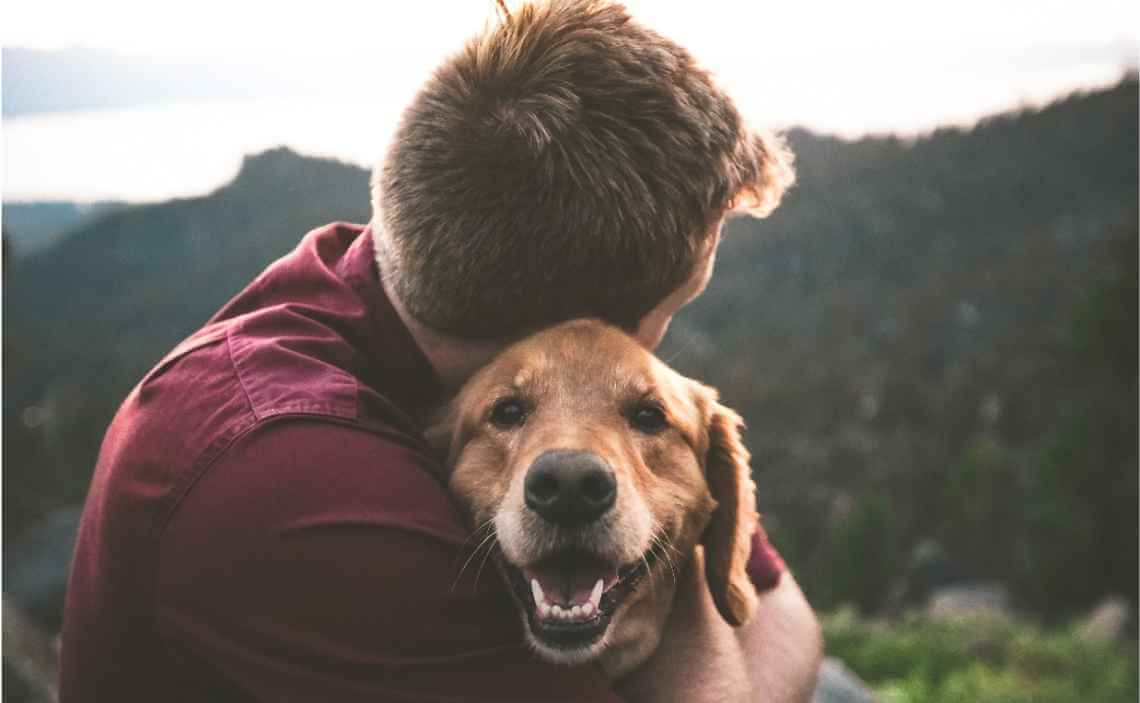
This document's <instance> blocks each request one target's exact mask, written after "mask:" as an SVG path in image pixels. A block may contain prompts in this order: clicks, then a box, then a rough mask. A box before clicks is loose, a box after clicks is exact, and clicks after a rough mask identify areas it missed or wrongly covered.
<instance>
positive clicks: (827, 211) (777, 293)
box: [3, 77, 1138, 613]
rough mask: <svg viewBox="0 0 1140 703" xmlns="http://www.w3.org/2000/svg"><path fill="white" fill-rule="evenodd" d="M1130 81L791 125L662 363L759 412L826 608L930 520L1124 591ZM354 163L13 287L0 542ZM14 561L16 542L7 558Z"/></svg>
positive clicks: (43, 502) (247, 189)
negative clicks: (786, 168) (924, 112)
mask: <svg viewBox="0 0 1140 703" xmlns="http://www.w3.org/2000/svg"><path fill="white" fill-rule="evenodd" d="M1137 98H1138V91H1137V82H1136V79H1135V77H1130V78H1127V79H1125V80H1123V81H1121V83H1119V84H1118V85H1117V86H1116V87H1114V88H1112V89H1109V90H1104V91H1100V92H1095V93H1088V94H1080V95H1074V96H1072V97H1070V98H1067V99H1065V100H1061V101H1059V102H1057V103H1055V104H1053V105H1050V106H1048V107H1046V108H1044V109H1041V110H1038V111H1024V112H1017V113H1010V114H1004V115H999V116H995V117H993V118H991V119H987V120H985V121H983V122H982V123H980V124H978V125H977V126H976V127H974V128H973V129H969V130H961V129H953V130H940V131H936V132H934V133H931V134H929V135H926V136H923V137H921V138H917V139H912V140H900V139H896V138H892V137H878V138H866V139H861V140H858V141H844V140H840V139H834V138H830V137H826V136H820V135H816V134H812V133H809V132H805V131H802V130H799V131H794V132H793V133H792V134H791V135H790V139H791V143H792V147H793V149H794V151H795V152H796V154H797V159H798V168H799V185H798V186H797V187H796V189H795V190H794V191H793V192H792V193H791V194H790V195H789V197H788V198H787V200H786V202H785V203H784V204H783V205H782V206H781V207H780V209H779V210H778V211H777V212H776V213H775V214H774V215H773V216H772V217H771V218H769V219H767V220H763V221H753V220H737V221H734V222H733V223H731V225H730V227H729V228H728V230H727V232H726V235H725V242H724V244H723V245H722V250H721V255H720V257H719V263H718V266H717V273H716V275H715V277H714V279H713V283H712V285H711V286H710V288H709V291H708V292H707V293H706V294H705V295H704V296H703V297H702V298H701V299H699V300H698V301H697V302H696V303H694V304H693V305H692V306H691V307H690V308H689V309H687V310H686V311H685V312H683V313H682V314H681V315H680V316H679V318H678V319H677V321H676V322H675V324H674V330H673V332H671V334H670V336H669V339H668V340H667V342H666V345H665V346H664V347H663V348H662V350H661V355H662V357H663V358H664V359H666V360H667V361H669V362H670V363H673V364H674V365H675V366H677V367H678V368H679V369H681V370H682V371H684V372H686V373H690V374H693V375H696V376H699V377H701V378H702V379H704V380H706V381H708V382H710V383H712V384H714V385H716V386H719V387H720V388H721V389H722V394H723V396H724V398H725V401H726V402H727V403H729V404H730V405H732V406H734V407H736V408H737V409H738V410H740V411H741V412H742V413H743V415H744V416H745V418H746V419H747V420H748V422H749V426H750V429H749V433H748V442H749V444H750V446H751V447H752V449H753V452H754V454H755V459H754V469H755V471H756V477H757V480H758V483H759V486H760V503H761V509H762V512H763V513H764V515H765V520H766V524H767V526H768V528H769V531H770V532H771V533H772V535H773V538H774V540H775V541H776V543H777V545H778V546H779V547H780V549H781V551H782V552H783V554H784V556H785V557H786V558H787V559H788V561H789V563H790V564H791V565H792V566H793V568H795V569H796V572H797V576H798V578H799V581H800V582H801V583H802V584H803V585H804V587H805V590H806V591H807V592H808V594H809V596H810V597H811V598H813V601H814V602H815V603H817V605H820V606H825V607H826V606H831V605H835V604H838V603H841V602H848V601H849V602H854V603H856V604H857V605H859V606H860V607H862V608H863V609H864V610H868V611H875V610H879V609H882V608H885V607H890V606H891V602H890V600H891V599H889V598H887V597H886V594H888V593H890V592H892V591H897V592H900V593H903V592H905V591H906V590H907V588H908V587H909V586H908V582H907V579H906V574H907V563H908V556H907V555H908V554H909V553H910V551H911V550H912V549H913V548H914V547H915V546H916V545H917V544H919V543H920V542H921V541H924V540H935V541H937V542H938V543H939V544H940V545H942V547H943V548H944V550H945V552H946V553H947V554H948V555H949V559H950V560H951V561H952V562H953V568H954V570H956V571H957V573H959V574H960V575H961V576H962V577H964V578H975V579H994V580H1001V581H1004V582H1008V583H1010V584H1012V585H1013V587H1014V589H1015V593H1016V595H1017V596H1018V598H1020V599H1021V600H1022V601H1023V602H1024V603H1025V604H1026V605H1027V606H1029V607H1032V608H1034V609H1036V610H1038V611H1039V612H1043V613H1060V612H1064V611H1066V610H1071V609H1073V608H1078V607H1082V606H1084V605H1086V604H1087V603H1089V602H1091V600H1092V599H1094V598H1096V597H1097V596H1099V595H1103V594H1104V593H1109V592H1115V593H1123V594H1124V595H1126V596H1128V597H1130V598H1131V599H1133V602H1135V598H1136V574H1137V566H1136V554H1137V545H1136V538H1137V531H1136V529H1135V521H1136V506H1137V488H1136V407H1137V402H1136V401H1137V397H1136V391H1137V383H1136V369H1135V359H1136V337H1137V319H1136V292H1135V291H1136V221H1137V197H1138V183H1137V163H1136V154H1137ZM367 181H368V179H367V174H366V173H365V172H364V171H363V170H361V169H359V168H356V167H353V166H348V165H345V164H342V163H337V162H333V161H328V160H321V159H311V158H305V157H302V156H299V155H297V154H294V153H292V152H290V151H288V150H285V149H277V150H273V151H270V152H266V153H263V154H259V155H257V156H253V157H249V158H248V159H247V160H246V162H245V163H244V165H243V167H242V169H241V172H240V173H239V174H238V176H237V177H236V179H235V180H234V181H233V182H232V183H230V184H228V185H226V186H224V187H222V188H220V189H219V190H217V191H216V192H214V193H211V194H210V195H208V196H205V197H201V198H193V199H185V200H175V201H171V202H168V203H162V204H158V205H148V206H142V207H133V208H127V209H124V210H120V211H117V212H113V213H110V214H107V215H105V216H103V217H101V218H99V219H97V220H96V221H94V222H91V223H90V224H88V225H86V226H84V227H82V228H81V229H80V230H79V231H77V232H76V233H74V235H73V236H69V237H67V238H65V239H63V240H61V241H60V242H58V243H57V244H56V245H54V246H52V247H51V248H50V249H47V250H45V251H43V252H40V253H38V254H34V255H32V256H29V257H28V258H27V259H25V260H24V261H23V262H22V263H21V265H20V266H19V267H18V268H15V269H13V270H12V271H11V272H10V274H9V275H8V276H7V278H6V281H5V290H4V339H3V344H4V364H5V368H4V382H5V393H4V433H5V443H4V465H5V469H6V470H5V472H4V479H3V480H4V495H5V498H4V527H5V534H6V537H5V544H6V545H7V544H8V543H9V540H11V539H17V538H18V537H19V535H20V534H21V532H22V531H25V530H26V529H30V527H31V526H33V525H35V524H36V523H38V522H40V521H41V520H42V519H43V518H44V516H45V515H47V514H48V513H49V512H50V511H51V510H52V509H54V508H56V507H57V506H62V505H72V504H74V503H76V502H78V501H79V500H81V499H82V496H83V492H84V490H85V488H86V485H87V481H88V480H89V476H90V472H91V469H92V467H93V464H94V458H95V454H96V451H97V448H98V444H99V441H100V439H101V436H102V433H103V431H104V429H105V427H106V425H107V423H108V421H109V420H110V417H111V415H112V413H113V411H114V409H115V407H116V406H117V404H118V403H119V401H120V400H121V398H122V397H123V396H125V394H126V393H127V391H128V390H129V388H130V387H131V385H132V384H133V383H134V382H136V381H137V380H138V378H139V377H141V375H142V374H143V373H144V372H145V370H146V369H147V368H148V367H149V366H150V365H151V364H153V363H154V362H155V361H157V360H158V359H159V358H160V357H161V356H162V354H164V353H165V352H166V351H167V350H168V349H169V348H170V347H172V346H173V345H174V344H175V343H177V342H178V341H179V340H180V339H181V338H182V337H184V336H185V335H187V334H188V333H190V332H191V331H193V330H194V329H195V328H196V327H197V326H198V325H200V324H201V323H202V322H203V321H205V319H206V318H207V317H209V316H210V315H211V314H212V313H213V312H214V311H215V310H216V309H217V308H218V307H219V306H220V305H221V304H222V303H224V302H225V300H226V299H227V298H229V297H230V296H232V295H233V294H234V293H236V292H237V291H238V290H240V289H241V288H242V287H243V286H244V285H245V284H246V283H248V282H249V281H250V280H251V279H252V278H253V277H254V276H255V275H256V274H257V273H258V272H259V271H260V270H261V269H262V268H264V267H265V266H266V265H267V264H268V263H269V262H270V261H272V260H273V259H274V258H276V257H279V256H281V255H282V254H284V253H286V252H287V251H288V250H289V249H291V248H292V247H293V246H294V245H295V244H296V242H297V241H298V240H299V238H300V237H301V235H302V234H304V232H306V231H307V230H308V229H310V228H312V227H315V226H317V225H320V224H323V223H326V222H329V221H333V220H349V221H356V222H363V221H366V220H367V218H368V214H369V213H368V200H369V199H368V190H367ZM8 553H9V551H8V550H6V551H5V558H6V559H7V558H8Z"/></svg>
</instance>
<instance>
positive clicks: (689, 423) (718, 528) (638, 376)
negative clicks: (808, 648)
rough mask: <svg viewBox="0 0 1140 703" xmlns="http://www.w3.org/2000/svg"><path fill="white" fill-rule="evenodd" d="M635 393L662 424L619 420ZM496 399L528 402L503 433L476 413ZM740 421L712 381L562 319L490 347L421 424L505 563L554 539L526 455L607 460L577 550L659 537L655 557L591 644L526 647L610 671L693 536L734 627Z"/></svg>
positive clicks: (626, 552)
mask: <svg viewBox="0 0 1140 703" xmlns="http://www.w3.org/2000/svg"><path fill="white" fill-rule="evenodd" d="M647 394H648V395H650V396H651V397H652V399H653V400H654V401H656V402H657V403H659V404H660V406H661V408H662V409H663V410H664V411H665V414H666V416H667V419H668V425H669V426H668V428H667V429H665V430H664V431H662V432H660V433H659V434H655V435H651V434H646V433H642V432H639V431H637V430H635V429H634V428H633V427H632V426H631V423H630V420H629V416H628V408H629V407H630V406H631V404H635V403H637V402H638V401H641V400H644V399H645V397H646V395H647ZM504 397H512V398H518V399H520V400H522V401H523V402H524V403H525V404H526V406H527V407H528V413H529V414H528V415H527V419H526V422H525V424H523V425H522V426H521V427H519V428H517V429H514V430H511V431H505V430H502V429H501V428H497V427H496V426H495V425H494V424H493V423H491V422H490V421H489V417H490V412H491V409H492V408H493V407H494V405H495V403H496V402H497V401H499V400H501V399H502V398H504ZM740 426H741V422H740V418H739V416H737V415H736V414H735V413H733V412H732V411H731V410H729V409H727V408H725V407H723V406H722V405H720V404H719V403H718V402H717V400H716V393H715V392H714V391H713V390H712V389H710V388H707V387H705V386H702V385H700V384H698V383H696V382H694V381H691V380H689V379H687V378H685V377H683V376H681V375H680V374H678V373H676V372H675V371H673V370H672V369H670V368H669V367H667V366H666V365H665V364H663V363H661V362H660V361H659V360H657V359H656V358H655V357H653V356H652V355H651V354H650V353H649V352H647V351H645V350H644V349H643V348H642V347H640V346H639V345H638V344H637V343H636V342H635V341H634V340H633V339H631V338H630V337H628V336H627V335H626V334H625V333H623V332H621V331H619V330H617V329H616V328H614V327H611V326H608V325H606V324H604V323H601V322H597V321H575V322H569V323H564V324H562V325H559V326H557V327H554V328H551V329H549V330H547V331H544V332H541V333H539V334H537V335H534V336H532V337H529V338H527V339H525V340H523V341H522V342H519V343H517V344H515V345H513V346H511V347H509V348H508V349H507V350H505V351H504V352H503V353H502V354H500V355H499V356H498V357H496V358H495V359H494V360H493V361H492V362H491V363H490V364H488V365H487V366H486V367H484V368H483V369H482V370H480V371H479V372H478V373H477V374H475V376H474V377H473V378H471V380H470V381H469V382H468V383H467V384H466V385H465V386H464V387H463V388H462V389H461V390H460V392H459V393H458V395H457V396H456V398H455V400H454V402H453V403H452V404H451V407H450V408H449V410H448V412H447V414H446V417H445V419H444V420H443V421H442V422H441V423H440V424H439V425H438V426H437V427H436V428H434V429H433V430H432V431H431V433H430V434H432V435H433V436H434V437H435V438H436V441H437V442H441V443H445V444H447V445H448V446H447V449H448V452H447V453H448V457H449V460H448V463H449V466H450V469H451V473H450V488H451V490H452V492H453V493H454V495H455V496H456V497H457V498H458V499H459V501H460V503H461V504H462V505H463V506H464V507H465V508H466V509H467V510H468V511H469V512H470V516H471V519H472V522H473V525H477V526H482V525H492V526H493V527H494V529H495V530H496V534H497V538H498V546H499V548H500V550H501V554H502V557H503V558H504V559H505V560H506V561H507V562H508V563H511V564H513V565H514V566H515V567H520V566H526V565H527V564H528V563H531V562H533V561H534V560H536V559H539V558H541V557H542V556H543V551H542V550H543V549H549V548H550V547H549V545H550V544H551V540H554V539H555V537H554V536H552V535H553V534H554V531H552V530H551V529H550V528H549V527H546V526H544V523H543V522H542V520H541V518H539V517H538V516H537V515H535V514H534V513H533V512H531V511H530V510H529V509H528V508H526V506H525V501H524V498H523V480H524V477H525V474H526V471H527V469H528V467H530V465H531V464H532V463H533V461H534V460H535V458H536V457H538V456H539V455H540V454H542V453H543V452H545V451H547V450H551V449H572V450H588V451H590V452H592V453H594V454H596V455H597V456H599V457H602V458H603V459H604V460H605V461H606V462H607V463H608V464H609V466H610V467H612V469H613V471H614V474H615V478H616V480H617V484H618V490H617V502H616V504H615V506H614V508H613V509H612V510H611V511H610V512H609V513H607V514H606V515H605V516H603V518H601V519H600V520H599V521H598V524H597V525H596V526H591V527H590V528H589V535H588V539H589V540H590V542H589V544H590V547H591V548H592V549H596V550H597V553H599V554H600V555H603V556H607V557H612V558H613V559H614V560H615V563H628V562H630V561H633V560H636V559H639V558H640V557H641V555H642V554H644V553H646V552H647V551H648V550H650V549H652V548H654V544H655V543H654V540H655V539H658V540H664V541H666V542H667V543H668V545H669V546H668V547H667V548H665V549H664V550H663V553H664V555H665V558H659V559H658V560H657V562H656V563H655V564H654V566H653V568H652V570H651V571H650V574H649V578H648V579H646V580H645V581H644V582H643V583H642V584H641V585H640V586H639V587H638V588H637V589H636V590H635V591H634V592H633V593H632V594H631V595H629V596H628V597H627V598H626V600H625V601H624V602H622V604H621V605H620V606H619V608H618V610H617V611H616V612H615V613H614V615H613V617H612V620H611V624H610V627H609V629H608V631H607V633H606V635H605V637H604V638H603V641H602V642H601V643H600V645H599V646H598V647H597V648H595V649H592V650H590V651H588V652H580V653H578V654H575V655H574V657H573V658H570V657H569V656H568V657H562V658H560V655H559V654H557V653H551V652H549V651H544V650H543V648H542V647H541V646H539V645H535V647H536V649H537V650H539V653H540V654H543V655H545V656H546V657H547V658H550V659H554V660H556V661H563V662H565V663H577V662H580V661H585V660H588V659H597V660H598V661H599V663H600V664H601V666H602V668H603V669H604V670H605V671H606V673H607V674H608V675H609V676H610V677H611V678H617V677H619V676H621V675H623V674H624V673H627V672H628V671H630V670H631V669H632V668H634V667H636V666H637V665H638V664H640V663H641V662H643V661H645V659H647V658H648V657H649V655H650V654H651V653H652V652H653V650H654V649H655V648H656V646H657V644H658V641H659V639H660V635H661V632H662V629H663V626H664V623H665V620H666V618H667V617H668V614H669V610H670V606H671V604H672V600H673V595H674V591H675V586H676V584H675V578H676V573H677V572H679V571H680V570H681V568H682V567H683V566H684V563H685V561H686V560H688V559H691V558H692V554H693V552H694V550H695V549H696V547H697V545H698V544H703V545H704V549H705V551H706V554H707V559H706V564H707V573H708V582H709V584H710V588H711V589H712V590H713V594H712V595H713V598H714V601H715V603H716V605H717V607H718V609H719V610H720V612H721V614H722V615H723V616H724V618H725V620H726V621H728V622H729V623H731V624H733V625H740V624H742V623H744V622H745V621H747V619H748V618H749V617H750V615H751V614H752V611H753V610H754V608H755V606H756V593H755V590H754V589H753V587H752V585H751V583H750V581H749V580H748V576H747V574H746V573H745V570H744V567H745V564H746V562H747V559H748V554H749V546H750V538H751V534H752V531H753V529H754V528H755V525H756V520H757V516H756V511H755V495H754V489H755V487H754V485H753V483H752V480H751V478H750V476H749V469H748V463H747V462H748V452H747V450H745V449H744V447H743V445H742V444H741V442H740V437H739V429H740ZM548 533H549V534H548ZM583 539H587V538H585V537H584V538H583ZM524 622H526V619H525V617H524ZM527 627H528V628H529V625H528V626H527ZM528 633H529V629H528ZM532 644H534V642H532Z"/></svg>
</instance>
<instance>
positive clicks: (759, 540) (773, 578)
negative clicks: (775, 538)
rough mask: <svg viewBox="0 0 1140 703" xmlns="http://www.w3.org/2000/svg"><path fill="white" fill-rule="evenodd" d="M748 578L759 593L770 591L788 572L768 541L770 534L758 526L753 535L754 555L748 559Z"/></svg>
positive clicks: (778, 554)
mask: <svg viewBox="0 0 1140 703" xmlns="http://www.w3.org/2000/svg"><path fill="white" fill-rule="evenodd" d="M746 568H747V570H748V576H749V578H751V579H752V584H753V585H754V586H756V590H758V591H761V592H763V591H770V590H772V589H773V588H775V587H776V586H777V585H778V584H779V583H780V575H781V574H783V573H784V571H786V570H787V566H785V565H784V560H783V558H782V557H780V553H779V552H777V551H776V548H775V547H773V546H772V544H771V543H770V542H769V541H768V533H767V532H765V531H764V528H763V527H761V526H759V525H757V526H756V531H755V532H753V533H752V553H751V554H750V555H749V557H748V566H747V567H746Z"/></svg>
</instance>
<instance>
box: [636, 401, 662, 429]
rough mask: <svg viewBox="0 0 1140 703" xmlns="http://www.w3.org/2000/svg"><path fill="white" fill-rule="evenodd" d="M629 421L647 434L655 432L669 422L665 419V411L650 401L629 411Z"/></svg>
mask: <svg viewBox="0 0 1140 703" xmlns="http://www.w3.org/2000/svg"><path fill="white" fill-rule="evenodd" d="M629 421H630V424H632V425H633V426H634V428H635V429H637V430H640V431H641V432H645V433H647V434H656V433H658V432H660V431H661V430H663V429H665V427H666V426H667V425H668V424H669V421H668V420H666V419H665V411H664V410H662V409H661V408H660V407H658V406H657V405H653V404H652V403H645V404H643V405H638V406H637V407H635V408H634V409H633V412H632V413H630V416H629Z"/></svg>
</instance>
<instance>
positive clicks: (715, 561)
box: [702, 399, 759, 626]
mask: <svg viewBox="0 0 1140 703" xmlns="http://www.w3.org/2000/svg"><path fill="white" fill-rule="evenodd" d="M743 426H744V421H743V420H741V418H740V416H739V415H737V414H736V413H735V412H734V411H732V410H730V409H729V408H726V407H724V406H723V405H721V404H720V403H718V402H716V401H715V400H713V399H710V401H709V410H708V452H707V454H706V456H705V479H706V481H707V482H708V486H709V492H710V493H711V494H712V497H713V498H714V499H715V500H716V502H717V507H716V510H715V511H713V514H712V518H711V519H710V520H709V524H708V527H706V528H705V534H704V537H703V538H702V543H703V544H704V548H705V573H706V576H707V577H708V582H709V590H711V591H712V597H713V602H714V603H716V607H717V610H719V611H720V614H721V616H723V617H724V619H725V621H727V622H728V623H729V624H730V625H733V626H738V625H743V624H744V623H745V622H747V621H748V619H749V618H750V617H752V613H753V611H755V609H756V604H757V596H756V588H755V586H753V585H752V580H751V579H750V578H749V577H748V571H747V567H748V557H749V555H750V553H751V548H752V533H753V532H754V531H755V530H756V526H757V522H758V521H759V516H758V515H757V513H756V484H755V483H753V481H752V470H751V468H750V466H749V463H748V460H749V454H748V450H747V449H745V447H744V443H743V442H742V441H741V439H740V430H741V428H742V427H743Z"/></svg>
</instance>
